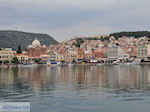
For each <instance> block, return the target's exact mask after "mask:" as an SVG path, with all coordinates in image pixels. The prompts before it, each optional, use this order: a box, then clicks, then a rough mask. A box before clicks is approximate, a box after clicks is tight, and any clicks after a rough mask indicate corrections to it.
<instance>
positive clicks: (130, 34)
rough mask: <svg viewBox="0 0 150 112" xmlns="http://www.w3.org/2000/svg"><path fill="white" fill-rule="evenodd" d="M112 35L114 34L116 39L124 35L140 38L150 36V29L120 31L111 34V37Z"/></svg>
mask: <svg viewBox="0 0 150 112" xmlns="http://www.w3.org/2000/svg"><path fill="white" fill-rule="evenodd" d="M110 36H114V37H115V38H116V39H118V38H120V37H122V36H127V37H135V38H139V37H143V36H147V37H150V32H149V31H137V32H119V33H112V34H110V35H109V37H110Z"/></svg>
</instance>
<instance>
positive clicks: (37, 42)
mask: <svg viewBox="0 0 150 112" xmlns="http://www.w3.org/2000/svg"><path fill="white" fill-rule="evenodd" d="M32 46H34V47H37V46H41V44H40V42H39V41H38V40H37V38H35V40H34V41H33V42H32Z"/></svg>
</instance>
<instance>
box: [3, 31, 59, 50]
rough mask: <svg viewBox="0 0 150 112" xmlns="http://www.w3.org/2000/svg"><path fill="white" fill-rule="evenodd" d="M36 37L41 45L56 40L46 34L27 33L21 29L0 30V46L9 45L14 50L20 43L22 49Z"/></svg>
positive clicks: (55, 42) (5, 46)
mask: <svg viewBox="0 0 150 112" xmlns="http://www.w3.org/2000/svg"><path fill="white" fill-rule="evenodd" d="M35 37H37V39H38V40H39V41H40V43H41V44H42V45H46V46H49V45H50V44H57V43H58V42H57V41H56V40H55V39H53V38H52V37H51V36H49V35H48V34H39V33H28V32H22V31H11V30H0V48H7V47H11V48H13V49H14V50H17V49H18V46H19V45H20V46H21V48H22V49H23V50H25V49H26V47H27V46H28V45H30V44H32V42H33V40H34V39H35Z"/></svg>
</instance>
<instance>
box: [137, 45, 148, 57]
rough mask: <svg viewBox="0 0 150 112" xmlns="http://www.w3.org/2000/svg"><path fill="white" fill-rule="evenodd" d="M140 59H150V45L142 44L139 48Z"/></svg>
mask: <svg viewBox="0 0 150 112" xmlns="http://www.w3.org/2000/svg"><path fill="white" fill-rule="evenodd" d="M138 58H140V59H145V60H146V59H148V58H150V44H142V45H139V46H138Z"/></svg>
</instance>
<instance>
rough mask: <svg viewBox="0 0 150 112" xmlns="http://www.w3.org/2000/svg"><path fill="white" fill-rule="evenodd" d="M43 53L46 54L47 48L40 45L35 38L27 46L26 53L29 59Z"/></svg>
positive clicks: (36, 57)
mask: <svg viewBox="0 0 150 112" xmlns="http://www.w3.org/2000/svg"><path fill="white" fill-rule="evenodd" d="M45 54H47V48H46V46H45V45H43V46H42V45H41V44H40V42H39V41H38V40H37V38H35V40H34V41H33V42H32V45H29V46H28V47H27V55H28V57H29V58H31V59H38V58H40V57H41V55H45Z"/></svg>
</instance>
